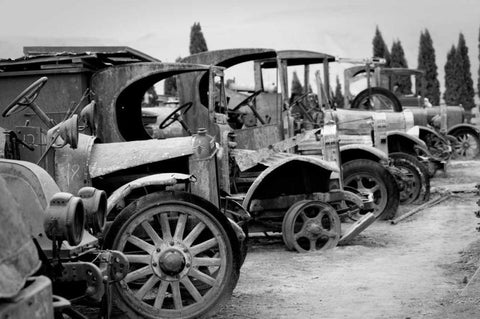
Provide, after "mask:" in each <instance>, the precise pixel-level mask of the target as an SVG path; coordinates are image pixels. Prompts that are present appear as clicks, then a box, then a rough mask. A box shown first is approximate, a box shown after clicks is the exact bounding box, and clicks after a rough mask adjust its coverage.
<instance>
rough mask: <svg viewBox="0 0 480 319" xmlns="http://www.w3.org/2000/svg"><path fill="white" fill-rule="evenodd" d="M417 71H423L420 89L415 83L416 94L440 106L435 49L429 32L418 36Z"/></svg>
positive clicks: (426, 31)
mask: <svg viewBox="0 0 480 319" xmlns="http://www.w3.org/2000/svg"><path fill="white" fill-rule="evenodd" d="M418 69H420V70H423V71H425V75H424V77H423V79H422V82H423V83H422V86H421V89H420V87H419V84H420V83H418V81H417V83H416V86H417V92H419V93H420V94H421V95H423V96H424V97H426V98H428V100H429V101H430V103H432V104H433V105H439V104H440V83H439V82H438V79H437V77H438V73H437V64H436V62H435V49H434V48H433V41H432V38H431V37H430V32H428V30H427V29H425V32H421V34H420V46H419V51H418Z"/></svg>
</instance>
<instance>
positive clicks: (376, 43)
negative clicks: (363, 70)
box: [372, 25, 390, 66]
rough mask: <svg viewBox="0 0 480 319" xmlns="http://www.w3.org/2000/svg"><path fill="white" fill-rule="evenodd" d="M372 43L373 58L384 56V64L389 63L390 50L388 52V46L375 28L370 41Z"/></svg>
mask: <svg viewBox="0 0 480 319" xmlns="http://www.w3.org/2000/svg"><path fill="white" fill-rule="evenodd" d="M372 45H373V57H374V58H385V59H386V60H387V63H386V65H387V66H389V65H390V52H388V47H387V45H386V44H385V41H383V37H382V33H381V32H380V30H379V29H378V25H377V28H376V29H375V36H374V37H373V41H372Z"/></svg>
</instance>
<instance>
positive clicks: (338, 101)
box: [333, 75, 345, 108]
mask: <svg viewBox="0 0 480 319" xmlns="http://www.w3.org/2000/svg"><path fill="white" fill-rule="evenodd" d="M333 104H334V105H335V106H336V107H338V108H343V107H344V106H345V100H344V97H343V93H342V85H341V84H340V79H339V78H338V75H337V85H336V87H335V95H334V96H333Z"/></svg>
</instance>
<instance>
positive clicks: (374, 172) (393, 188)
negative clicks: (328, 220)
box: [343, 159, 400, 219]
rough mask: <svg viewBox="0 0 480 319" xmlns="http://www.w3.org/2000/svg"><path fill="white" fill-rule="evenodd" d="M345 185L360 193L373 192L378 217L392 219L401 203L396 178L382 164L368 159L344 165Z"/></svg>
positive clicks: (375, 211) (375, 213)
mask: <svg viewBox="0 0 480 319" xmlns="http://www.w3.org/2000/svg"><path fill="white" fill-rule="evenodd" d="M343 182H344V185H345V186H349V187H352V188H355V189H357V190H358V191H359V192H360V193H371V194H373V206H374V210H373V214H374V215H375V217H376V218H377V219H378V218H380V219H391V218H393V217H394V216H395V213H396V212H397V208H398V205H399V204H400V194H399V190H398V186H397V183H396V181H395V178H394V177H393V176H392V174H390V172H389V171H388V170H387V169H386V168H385V167H383V166H382V165H381V164H379V163H377V162H375V161H372V160H367V159H357V160H353V161H349V162H347V163H345V164H344V165H343Z"/></svg>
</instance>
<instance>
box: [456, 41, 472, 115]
mask: <svg viewBox="0 0 480 319" xmlns="http://www.w3.org/2000/svg"><path fill="white" fill-rule="evenodd" d="M457 59H458V63H461V66H462V68H461V71H462V72H461V74H459V78H458V80H459V81H460V90H459V98H458V102H459V103H460V104H462V105H463V108H464V109H465V110H467V111H469V110H471V109H472V108H473V107H474V106H475V104H474V102H473V97H474V95H475V92H474V91H473V80H472V73H471V72H470V59H469V57H468V47H467V45H466V43H465V38H464V36H463V34H462V33H460V35H459V37H458V45H457Z"/></svg>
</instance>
